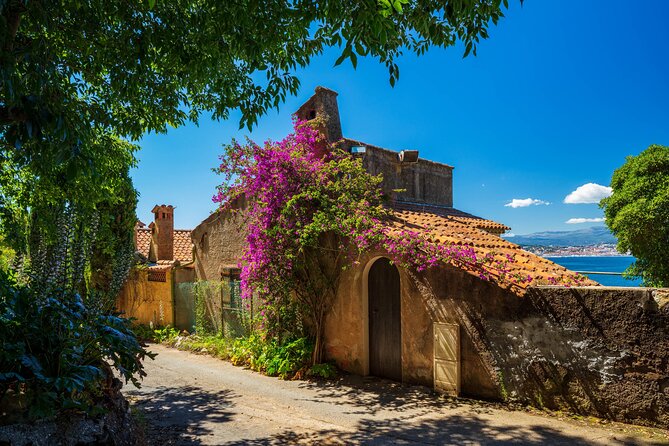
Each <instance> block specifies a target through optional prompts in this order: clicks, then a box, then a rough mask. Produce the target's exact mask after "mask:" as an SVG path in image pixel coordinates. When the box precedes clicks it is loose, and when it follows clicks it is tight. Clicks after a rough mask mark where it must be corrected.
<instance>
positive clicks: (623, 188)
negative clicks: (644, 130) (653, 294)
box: [600, 145, 669, 287]
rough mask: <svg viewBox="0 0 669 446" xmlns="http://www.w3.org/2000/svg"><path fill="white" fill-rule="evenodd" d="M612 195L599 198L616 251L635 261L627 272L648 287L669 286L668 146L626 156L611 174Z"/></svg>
mask: <svg viewBox="0 0 669 446" xmlns="http://www.w3.org/2000/svg"><path fill="white" fill-rule="evenodd" d="M611 187H612V188H613V195H611V196H610V197H608V198H605V199H603V200H602V201H601V203H600V206H601V207H602V208H604V214H605V216H606V224H607V225H608V227H609V228H610V229H611V231H612V232H613V234H614V235H615V236H616V237H617V238H618V250H619V251H620V252H627V251H629V252H631V253H632V255H633V256H634V257H636V258H637V261H636V262H635V263H634V264H632V265H631V266H630V267H629V268H628V270H627V271H626V273H627V274H628V275H631V276H641V277H642V278H643V281H644V283H645V284H646V285H648V286H664V287H666V286H669V147H665V146H658V145H652V146H650V147H648V148H647V149H646V150H644V151H643V152H641V153H640V154H639V155H637V156H628V157H627V160H626V161H625V164H623V165H622V166H621V167H620V168H618V169H617V170H616V171H615V172H614V173H613V178H612V179H611Z"/></svg>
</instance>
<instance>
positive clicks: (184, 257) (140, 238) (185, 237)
mask: <svg viewBox="0 0 669 446" xmlns="http://www.w3.org/2000/svg"><path fill="white" fill-rule="evenodd" d="M135 231H136V234H137V246H136V247H135V248H136V249H137V251H139V253H140V254H142V255H143V256H144V257H147V258H148V257H149V251H150V249H151V229H150V228H141V227H138V228H136V229H135ZM190 233H191V230H190V229H175V230H174V248H173V249H174V260H178V261H180V262H182V263H187V262H191V261H192V260H193V242H192V241H191V238H190ZM167 262H170V263H171V262H172V261H171V260H167Z"/></svg>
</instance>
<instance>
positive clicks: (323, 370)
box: [307, 363, 338, 379]
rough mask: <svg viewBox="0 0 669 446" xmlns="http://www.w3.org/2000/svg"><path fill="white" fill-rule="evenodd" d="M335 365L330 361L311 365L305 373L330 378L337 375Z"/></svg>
mask: <svg viewBox="0 0 669 446" xmlns="http://www.w3.org/2000/svg"><path fill="white" fill-rule="evenodd" d="M337 373H338V371H337V367H336V366H334V365H333V364H330V363H324V364H315V365H312V366H311V368H310V369H309V371H307V375H309V376H317V377H319V378H325V379H331V378H334V377H336V376H337Z"/></svg>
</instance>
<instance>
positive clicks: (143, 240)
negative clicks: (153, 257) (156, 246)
mask: <svg viewBox="0 0 669 446" xmlns="http://www.w3.org/2000/svg"><path fill="white" fill-rule="evenodd" d="M135 231H136V234H137V246H135V249H137V251H139V253H140V254H141V255H143V256H144V257H146V258H148V257H149V250H150V249H151V229H149V228H136V229H135Z"/></svg>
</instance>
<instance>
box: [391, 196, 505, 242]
mask: <svg viewBox="0 0 669 446" xmlns="http://www.w3.org/2000/svg"><path fill="white" fill-rule="evenodd" d="M391 207H392V208H393V209H397V210H403V211H416V212H428V213H430V214H435V215H439V216H442V217H447V218H449V219H451V220H455V221H458V222H460V223H465V224H468V225H471V226H474V227H475V228H478V229H482V230H484V231H486V232H491V233H493V234H498V235H499V234H504V233H505V232H506V231H509V230H511V228H510V227H508V226H506V225H503V224H502V223H497V222H496V221H492V220H486V219H485V218H481V217H477V216H476V215H472V214H468V213H467V212H462V211H459V210H457V209H455V208H452V207H448V206H440V205H436V204H423V203H413V202H408V201H394V202H393V203H392V204H391Z"/></svg>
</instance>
